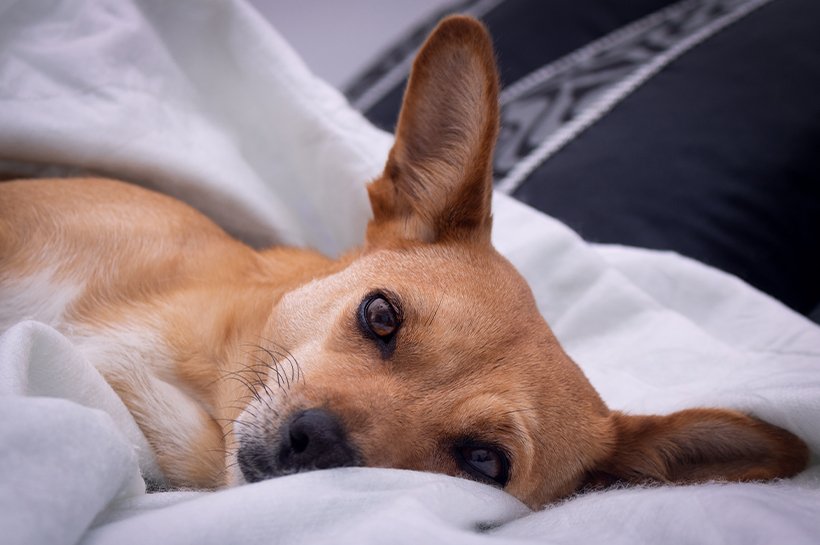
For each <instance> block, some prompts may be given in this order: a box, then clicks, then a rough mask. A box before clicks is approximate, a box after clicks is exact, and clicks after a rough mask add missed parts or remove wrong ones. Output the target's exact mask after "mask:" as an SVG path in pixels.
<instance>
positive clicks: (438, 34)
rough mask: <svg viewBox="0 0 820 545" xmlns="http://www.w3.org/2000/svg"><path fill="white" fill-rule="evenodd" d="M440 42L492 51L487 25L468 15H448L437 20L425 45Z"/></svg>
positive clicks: (433, 44)
mask: <svg viewBox="0 0 820 545" xmlns="http://www.w3.org/2000/svg"><path fill="white" fill-rule="evenodd" d="M442 43H447V44H453V45H456V46H459V47H463V46H465V45H469V46H472V47H473V48H479V49H482V48H487V49H488V50H489V51H492V38H491V37H490V32H489V31H488V30H487V27H486V26H484V23H482V22H481V21H479V20H478V19H476V18H474V17H470V16H468V15H450V16H448V17H445V18H444V19H442V20H441V22H439V24H438V25H437V26H436V28H435V29H434V30H433V31H432V32H431V33H430V37H429V38H428V41H427V43H426V45H427V46H434V47H435V45H440V44H442ZM434 47H433V48H434ZM428 49H430V48H429V47H428Z"/></svg>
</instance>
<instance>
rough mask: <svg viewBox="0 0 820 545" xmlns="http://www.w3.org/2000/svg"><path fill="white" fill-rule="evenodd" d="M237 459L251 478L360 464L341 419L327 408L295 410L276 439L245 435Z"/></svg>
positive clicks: (248, 477)
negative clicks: (246, 436) (247, 436)
mask: <svg viewBox="0 0 820 545" xmlns="http://www.w3.org/2000/svg"><path fill="white" fill-rule="evenodd" d="M237 461H238V463H239V469H240V470H241V471H242V475H243V476H244V477H245V480H246V481H248V482H256V481H261V480H264V479H269V478H271V477H278V476H280V475H287V474H290V473H298V472H301V471H310V470H314V469H329V468H332V467H348V466H358V465H361V461H360V457H359V456H358V454H357V453H356V451H355V449H354V448H353V446H352V445H351V444H350V442H349V441H348V439H347V434H346V432H345V429H344V426H343V425H342V422H341V421H340V420H339V419H338V418H337V417H336V415H334V414H333V413H332V412H330V411H327V410H325V409H308V410H304V411H298V412H296V413H294V414H292V415H291V417H290V419H289V420H288V421H287V422H286V423H285V424H284V425H282V427H281V428H280V430H279V434H278V438H277V439H275V440H269V439H267V438H264V437H252V438H247V439H245V438H243V440H242V441H241V443H240V446H239V452H238V454H237Z"/></svg>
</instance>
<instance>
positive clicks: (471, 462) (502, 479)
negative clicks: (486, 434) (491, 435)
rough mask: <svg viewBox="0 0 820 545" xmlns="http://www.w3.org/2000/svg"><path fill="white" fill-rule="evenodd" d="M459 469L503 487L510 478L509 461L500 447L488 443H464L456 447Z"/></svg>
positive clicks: (488, 482)
mask: <svg viewBox="0 0 820 545" xmlns="http://www.w3.org/2000/svg"><path fill="white" fill-rule="evenodd" d="M456 460H457V461H458V463H459V465H460V466H461V469H463V470H464V471H465V472H467V473H468V474H470V475H472V476H473V477H475V478H477V479H478V480H480V481H483V482H485V483H487V484H495V485H499V486H501V487H504V486H505V485H506V484H507V481H509V479H510V462H509V460H508V459H507V455H506V454H504V452H503V451H502V450H501V449H498V448H496V447H493V446H490V445H482V444H469V443H468V444H464V445H459V446H458V447H456Z"/></svg>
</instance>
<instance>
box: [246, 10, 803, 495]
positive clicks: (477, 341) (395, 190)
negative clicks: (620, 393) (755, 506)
mask: <svg viewBox="0 0 820 545" xmlns="http://www.w3.org/2000/svg"><path fill="white" fill-rule="evenodd" d="M497 129H498V82H497V73H496V68H495V64H494V57H493V52H492V47H491V43H490V40H489V37H488V35H487V33H486V31H485V30H484V28H483V27H482V26H481V25H480V24H479V23H478V22H476V21H475V20H473V19H469V18H465V17H451V18H448V19H446V20H445V21H443V22H442V23H441V24H440V25H439V26H438V28H437V29H436V30H435V31H434V32H433V34H432V35H431V36H430V38H429V39H428V40H427V42H426V43H425V45H424V46H423V48H422V50H421V52H420V53H419V55H418V57H417V59H416V61H415V64H414V66H413V71H412V75H411V78H410V81H409V83H408V87H407V91H406V95H405V98H404V105H403V108H402V111H401V116H400V119H399V124H398V127H397V134H396V142H395V145H394V147H393V149H392V151H391V153H390V156H389V158H388V161H387V165H386V167H385V171H384V173H383V175H382V176H381V177H380V178H379V179H377V180H376V181H375V182H373V183H372V184H371V185H370V188H369V192H370V200H371V204H372V208H373V219H372V221H371V222H370V224H369V226H368V229H367V242H366V245H365V247H364V249H363V250H362V252H361V253H358V254H356V255H355V256H354V257H351V258H350V259H349V261H348V262H347V263H346V265H345V266H344V267H343V268H341V269H340V270H339V271H338V272H335V273H334V274H331V275H329V276H326V277H323V278H320V279H317V280H315V281H312V282H310V283H308V284H306V285H303V286H301V287H299V288H297V289H295V290H293V291H290V292H288V293H287V294H286V295H285V296H284V298H283V299H282V300H281V301H280V303H279V304H278V305H277V306H276V308H275V311H274V313H273V315H272V316H271V318H270V322H269V324H268V328H267V330H266V332H265V337H266V338H268V339H270V341H271V343H270V346H269V347H267V350H269V353H268V354H267V357H269V358H270V365H269V372H268V376H267V384H266V386H265V387H264V389H265V390H266V391H264V392H259V394H260V396H259V399H256V400H254V401H253V402H252V403H251V404H250V405H249V407H248V409H247V410H246V411H245V412H244V413H243V415H242V417H241V418H240V423H239V424H238V425H237V429H236V432H237V436H238V439H239V448H238V454H237V457H238V465H239V467H240V468H241V470H242V473H243V475H244V477H245V479H247V480H259V479H263V478H268V477H271V476H276V475H282V474H286V473H292V472H296V471H302V470H308V469H315V468H328V467H338V466H350V465H364V466H376V467H394V468H405V469H414V470H422V471H434V472H441V473H447V474H450V475H458V476H463V477H466V478H471V479H476V480H479V481H482V482H485V483H489V484H492V485H496V486H499V487H503V488H504V489H505V490H507V491H509V492H510V493H511V494H513V495H515V496H517V497H518V498H520V499H521V500H523V501H524V502H526V503H527V504H529V505H531V506H540V505H543V504H544V503H547V502H549V501H551V500H554V499H556V498H559V497H561V496H565V495H567V494H570V493H572V492H573V491H575V490H577V489H579V488H580V487H583V486H585V485H587V484H590V483H595V484H597V483H601V482H608V481H611V480H622V481H627V482H642V481H647V480H658V481H673V482H686V481H697V480H705V479H713V478H725V479H758V478H771V477H775V476H781V475H791V474H794V473H795V472H797V471H799V470H800V469H802V467H803V466H804V464H805V459H806V450H805V446H804V445H803V444H802V442H800V440H799V439H797V438H796V437H794V436H793V435H791V434H789V433H788V432H785V431H783V430H780V429H779V428H776V427H774V426H771V425H768V424H766V423H763V422H761V421H759V420H756V419H754V418H751V417H748V416H745V415H742V414H739V413H736V412H732V411H724V410H708V409H696V410H689V411H683V412H680V413H675V414H673V415H669V416H663V417H660V416H627V415H624V414H621V413H617V412H611V411H610V410H609V409H608V408H607V407H606V405H605V404H604V403H603V402H602V400H601V399H600V397H599V396H598V394H597V393H596V392H595V390H594V389H593V387H592V386H591V385H590V383H589V382H588V381H587V379H586V377H585V376H584V374H583V373H582V372H581V370H580V369H579V368H578V366H577V365H576V364H575V363H574V362H573V361H572V360H571V359H570V358H569V357H568V356H567V355H566V354H565V353H564V351H563V350H562V349H561V346H560V345H559V344H558V342H557V341H556V339H555V337H554V336H553V334H552V332H551V331H550V329H549V327H548V326H547V324H546V323H545V322H544V320H543V318H542V317H541V315H540V314H539V312H538V309H537V308H536V305H535V301H534V299H533V296H532V293H531V292H530V289H529V287H528V286H527V284H526V283H525V282H524V280H523V279H522V278H521V276H520V275H519V274H518V273H517V272H516V271H515V269H514V268H513V267H512V266H511V265H510V263H509V262H507V260H506V259H504V258H503V257H502V256H501V255H499V254H498V253H497V252H496V251H495V249H493V247H492V245H491V243H490V227H491V215H490V198H491V190H492V185H491V160H492V159H491V158H492V150H493V145H494V142H495V139H496V133H497ZM266 394H270V395H266Z"/></svg>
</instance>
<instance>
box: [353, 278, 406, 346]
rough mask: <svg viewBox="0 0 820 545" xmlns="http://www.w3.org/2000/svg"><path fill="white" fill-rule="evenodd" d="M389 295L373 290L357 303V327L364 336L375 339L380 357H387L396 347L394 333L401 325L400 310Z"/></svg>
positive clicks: (393, 298)
mask: <svg viewBox="0 0 820 545" xmlns="http://www.w3.org/2000/svg"><path fill="white" fill-rule="evenodd" d="M395 299H396V298H395V296H393V297H390V296H387V295H384V294H383V293H381V292H374V293H371V294H370V295H368V296H367V297H365V298H364V299H363V300H362V302H361V304H360V305H359V312H358V314H359V328H360V329H361V330H362V332H363V333H364V334H365V336H367V337H369V338H371V339H373V340H374V341H376V344H377V346H378V348H379V350H380V351H381V353H382V358H389V357H390V355H391V354H392V353H393V350H395V348H396V333H397V332H398V330H399V328H400V327H401V321H402V320H401V311H400V310H399V308H398V307H397V306H396V304H395V303H392V302H391V301H392V300H395Z"/></svg>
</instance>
